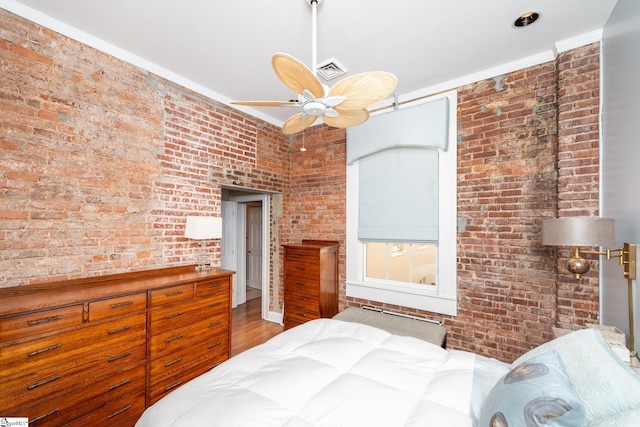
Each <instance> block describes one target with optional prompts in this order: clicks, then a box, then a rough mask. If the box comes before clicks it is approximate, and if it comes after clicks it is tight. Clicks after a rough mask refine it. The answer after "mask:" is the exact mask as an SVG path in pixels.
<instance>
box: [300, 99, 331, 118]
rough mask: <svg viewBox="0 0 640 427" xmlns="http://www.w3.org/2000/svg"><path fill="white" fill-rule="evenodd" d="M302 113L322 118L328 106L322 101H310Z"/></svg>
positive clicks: (303, 107)
mask: <svg viewBox="0 0 640 427" xmlns="http://www.w3.org/2000/svg"><path fill="white" fill-rule="evenodd" d="M302 111H304V112H305V113H307V114H308V115H310V116H322V115H323V114H324V112H325V111H327V106H326V105H324V104H323V103H322V102H320V101H309V102H307V103H305V104H304V105H303V106H302Z"/></svg>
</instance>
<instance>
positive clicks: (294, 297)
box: [284, 292, 320, 314]
mask: <svg viewBox="0 0 640 427" xmlns="http://www.w3.org/2000/svg"><path fill="white" fill-rule="evenodd" d="M284 306H285V307H290V306H291V307H300V308H301V309H302V308H305V309H306V310H307V311H318V314H320V311H319V308H318V307H319V306H320V305H319V301H318V298H317V297H316V296H314V295H311V294H304V293H297V292H287V294H286V295H285V297H284Z"/></svg>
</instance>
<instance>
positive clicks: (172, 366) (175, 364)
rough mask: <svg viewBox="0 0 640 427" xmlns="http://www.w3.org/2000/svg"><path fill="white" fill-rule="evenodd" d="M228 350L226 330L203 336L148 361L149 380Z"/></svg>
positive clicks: (163, 376)
mask: <svg viewBox="0 0 640 427" xmlns="http://www.w3.org/2000/svg"><path fill="white" fill-rule="evenodd" d="M228 351H229V335H228V334H227V333H226V331H221V333H220V334H217V335H211V336H208V337H205V338H204V339H203V340H201V341H199V342H196V343H191V344H189V346H187V347H183V348H181V349H178V350H176V351H174V352H171V353H169V354H165V355H162V356H159V357H156V358H152V359H151V361H150V365H151V369H150V371H149V372H150V375H151V382H152V383H153V382H155V381H157V380H160V379H162V378H166V377H167V376H171V375H173V374H174V373H177V372H179V371H183V370H185V369H186V368H188V367H189V366H191V365H193V364H195V363H198V362H200V361H202V360H203V359H211V358H213V357H214V356H218V355H222V354H224V355H226V354H227V353H228Z"/></svg>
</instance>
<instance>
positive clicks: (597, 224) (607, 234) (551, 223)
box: [542, 217, 616, 246]
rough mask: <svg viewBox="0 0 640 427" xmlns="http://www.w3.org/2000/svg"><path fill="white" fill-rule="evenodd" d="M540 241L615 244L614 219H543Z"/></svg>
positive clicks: (590, 244) (559, 244) (565, 243)
mask: <svg viewBox="0 0 640 427" xmlns="http://www.w3.org/2000/svg"><path fill="white" fill-rule="evenodd" d="M542 243H543V244H544V245H550V246H615V244H616V231H615V220H614V219H613V218H598V217H567V218H556V219H548V220H544V221H542Z"/></svg>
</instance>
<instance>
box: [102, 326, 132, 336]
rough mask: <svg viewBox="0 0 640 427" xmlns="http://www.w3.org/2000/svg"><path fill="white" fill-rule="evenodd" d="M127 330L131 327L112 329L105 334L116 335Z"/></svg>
mask: <svg viewBox="0 0 640 427" xmlns="http://www.w3.org/2000/svg"><path fill="white" fill-rule="evenodd" d="M127 329H131V325H126V326H123V327H122V328H117V329H112V330H110V331H109V332H107V333H108V334H109V335H113V334H117V333H118V332H122V331H126V330H127Z"/></svg>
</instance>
